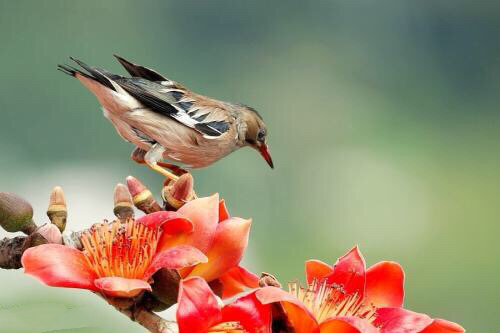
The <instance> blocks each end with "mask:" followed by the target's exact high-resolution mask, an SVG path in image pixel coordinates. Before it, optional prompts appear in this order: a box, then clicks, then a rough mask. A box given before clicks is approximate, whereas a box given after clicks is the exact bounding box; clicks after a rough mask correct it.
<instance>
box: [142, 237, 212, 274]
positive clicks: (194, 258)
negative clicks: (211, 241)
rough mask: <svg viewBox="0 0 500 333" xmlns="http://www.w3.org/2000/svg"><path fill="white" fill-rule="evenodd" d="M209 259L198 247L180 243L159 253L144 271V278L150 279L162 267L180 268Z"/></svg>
mask: <svg viewBox="0 0 500 333" xmlns="http://www.w3.org/2000/svg"><path fill="white" fill-rule="evenodd" d="M207 261H208V259H207V257H206V256H205V255H204V254H203V253H202V252H201V251H200V250H198V249H197V248H195V247H193V246H189V245H179V246H176V247H173V248H171V249H167V250H164V251H162V252H160V253H157V254H156V256H155V257H154V258H153V261H152V262H151V264H150V265H149V267H148V269H147V270H146V272H145V273H144V280H148V279H149V278H150V277H151V276H152V275H153V274H154V273H156V272H157V271H158V270H159V269H161V268H168V269H180V268H184V267H189V266H194V265H196V264H199V263H204V262H207Z"/></svg>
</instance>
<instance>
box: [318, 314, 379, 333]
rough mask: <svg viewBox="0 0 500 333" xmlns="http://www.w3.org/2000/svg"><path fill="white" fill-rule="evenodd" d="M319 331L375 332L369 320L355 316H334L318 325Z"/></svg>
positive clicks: (327, 332) (343, 332)
mask: <svg viewBox="0 0 500 333" xmlns="http://www.w3.org/2000/svg"><path fill="white" fill-rule="evenodd" d="M319 329H320V332H321V333H377V332H378V330H377V328H376V327H375V326H373V325H372V324H370V322H368V321H366V320H363V319H361V318H356V317H335V318H332V319H328V320H326V321H324V322H322V323H321V325H320V326H319Z"/></svg>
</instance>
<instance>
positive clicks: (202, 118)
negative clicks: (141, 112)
mask: <svg viewBox="0 0 500 333" xmlns="http://www.w3.org/2000/svg"><path fill="white" fill-rule="evenodd" d="M115 82H116V83H117V84H118V85H119V86H120V87H122V88H123V89H124V90H126V91H127V92H128V93H129V94H130V95H132V96H133V97H134V98H136V99H137V100H138V101H139V102H140V103H142V104H143V105H144V106H146V107H148V108H149V109H151V111H153V112H156V113H159V114H161V115H163V116H168V117H171V118H173V119H175V120H177V121H179V122H180V123H182V124H184V125H185V126H188V127H190V128H193V129H195V130H196V131H198V132H200V133H201V134H202V135H203V136H204V137H205V138H207V139H215V138H219V137H220V136H222V135H224V134H225V133H226V132H227V131H229V125H230V121H231V120H230V119H229V118H228V116H227V113H226V112H225V111H224V109H223V108H222V107H221V106H219V105H218V104H217V103H215V102H211V100H209V99H208V98H195V96H194V94H192V93H189V92H187V91H186V90H184V89H182V88H181V86H180V85H178V84H177V83H176V82H174V81H170V80H165V81H162V82H161V83H158V82H151V81H149V80H146V79H142V78H137V77H135V78H130V79H129V78H120V79H117V80H116V81H115ZM196 97H198V96H196Z"/></svg>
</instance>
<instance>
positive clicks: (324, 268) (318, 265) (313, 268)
mask: <svg viewBox="0 0 500 333" xmlns="http://www.w3.org/2000/svg"><path fill="white" fill-rule="evenodd" d="M332 272H333V268H332V266H330V265H328V264H325V263H324V262H322V261H319V260H308V261H306V277H307V284H311V283H312V282H313V280H315V279H316V280H322V279H323V278H325V277H326V276H327V275H329V274H331V273H332Z"/></svg>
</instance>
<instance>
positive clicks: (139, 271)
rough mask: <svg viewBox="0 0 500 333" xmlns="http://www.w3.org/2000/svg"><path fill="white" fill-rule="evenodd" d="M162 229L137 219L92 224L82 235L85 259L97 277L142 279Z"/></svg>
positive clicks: (154, 251)
mask: <svg viewBox="0 0 500 333" xmlns="http://www.w3.org/2000/svg"><path fill="white" fill-rule="evenodd" d="M159 236H160V230H159V229H152V228H149V227H147V226H145V225H144V224H141V223H136V222H135V221H134V220H131V219H130V220H127V221H125V222H121V221H113V222H111V223H108V222H106V221H105V222H104V223H101V224H95V225H93V226H92V227H91V228H90V229H89V230H87V231H86V232H85V233H83V235H82V236H81V242H82V245H83V254H84V255H85V259H86V261H87V263H88V265H89V267H91V268H92V270H93V271H94V272H95V273H96V275H97V276H98V277H100V278H101V277H111V276H120V277H124V278H130V279H140V278H142V277H143V276H144V273H145V272H146V270H147V268H148V267H149V265H150V264H151V261H152V260H153V257H154V255H155V253H156V247H157V243H158V240H159Z"/></svg>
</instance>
